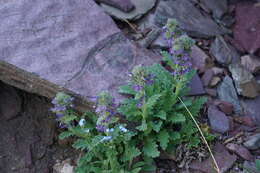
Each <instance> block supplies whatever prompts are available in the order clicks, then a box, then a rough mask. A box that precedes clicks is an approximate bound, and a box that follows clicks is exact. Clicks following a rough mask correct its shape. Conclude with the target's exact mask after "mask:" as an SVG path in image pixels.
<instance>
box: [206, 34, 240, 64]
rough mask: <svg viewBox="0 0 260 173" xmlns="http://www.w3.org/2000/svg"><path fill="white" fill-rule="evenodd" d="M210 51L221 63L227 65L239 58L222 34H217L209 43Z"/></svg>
mask: <svg viewBox="0 0 260 173" xmlns="http://www.w3.org/2000/svg"><path fill="white" fill-rule="evenodd" d="M210 53H211V54H212V55H213V56H214V57H215V58H216V60H217V62H218V63H220V64H222V65H225V66H227V65H229V64H230V63H231V62H234V61H237V60H238V59H239V57H240V56H239V54H238V52H237V51H236V49H235V48H234V47H232V46H231V45H229V44H228V43H227V42H226V41H225V40H224V38H223V37H222V36H217V37H216V39H215V40H214V42H213V43H212V44H211V47H210Z"/></svg>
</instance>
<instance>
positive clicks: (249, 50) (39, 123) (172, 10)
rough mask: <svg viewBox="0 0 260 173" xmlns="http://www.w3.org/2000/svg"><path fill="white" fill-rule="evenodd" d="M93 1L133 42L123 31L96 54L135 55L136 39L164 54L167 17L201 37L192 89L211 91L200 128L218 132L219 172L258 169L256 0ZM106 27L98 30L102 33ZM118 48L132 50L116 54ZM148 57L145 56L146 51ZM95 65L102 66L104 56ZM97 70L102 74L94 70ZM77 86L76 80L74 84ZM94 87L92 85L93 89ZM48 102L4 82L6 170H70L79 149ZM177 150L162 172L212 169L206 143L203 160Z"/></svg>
mask: <svg viewBox="0 0 260 173" xmlns="http://www.w3.org/2000/svg"><path fill="white" fill-rule="evenodd" d="M96 2H97V3H98V4H99V5H100V6H101V7H102V8H103V9H104V10H105V11H106V12H107V14H109V15H111V16H112V17H113V19H114V20H115V22H116V23H117V26H118V27H119V28H120V29H121V30H122V31H123V33H124V35H125V36H126V37H127V38H128V39H129V40H131V43H130V42H129V41H126V40H125V38H124V37H118V40H119V41H118V42H116V41H114V42H116V44H114V43H113V44H112V43H111V44H110V45H111V46H109V47H108V48H107V49H100V52H98V51H95V52H94V53H93V54H94V55H95V56H96V57H97V60H100V58H99V57H102V55H104V54H109V53H110V55H111V56H110V59H111V58H113V57H114V56H124V57H128V56H130V55H129V54H131V53H132V52H131V51H130V52H129V51H128V50H130V48H129V47H131V50H132V47H133V46H132V44H133V45H137V47H138V49H136V48H134V49H135V50H138V51H136V52H139V51H140V50H143V49H144V48H147V49H149V50H150V51H151V52H153V53H154V54H153V55H159V52H160V50H165V49H168V47H167V46H168V45H167V43H165V41H164V39H163V36H162V32H161V27H162V26H163V25H164V24H165V22H166V20H167V18H176V19H177V20H178V22H179V24H180V26H181V28H182V29H184V30H185V31H186V32H187V34H188V35H190V36H191V37H193V38H194V39H195V40H196V41H197V44H196V46H194V47H193V51H192V62H193V66H194V68H196V69H197V70H198V73H197V75H196V76H195V77H194V78H193V79H192V81H191V84H190V86H191V91H190V95H191V96H201V95H205V96H207V97H208V102H207V104H206V105H205V108H204V111H203V112H202V113H203V115H202V118H201V122H203V123H205V124H203V127H205V128H208V127H209V128H210V129H211V131H212V133H214V134H216V135H217V140H216V143H214V144H212V148H213V149H214V151H215V153H216V154H215V157H216V159H217V162H218V163H219V166H220V168H221V171H222V172H229V173H233V172H234V173H235V172H240V173H248V171H247V170H246V169H244V168H248V169H251V170H253V171H254V173H258V172H259V171H257V170H256V168H255V165H254V160H255V159H257V158H259V159H260V129H259V126H260V23H259V22H260V21H259V19H260V4H259V2H257V1H253V0H252V1H250V0H244V1H243V0H218V1H216V0H158V1H156V0H127V1H126V0H96ZM101 19H102V18H101ZM106 22H107V21H106ZM107 24H110V22H107ZM112 29H113V31H111V33H112V34H115V33H117V32H118V30H117V29H115V28H114V27H112ZM104 33H105V32H104ZM104 33H101V34H100V35H102V34H103V35H105V34H104ZM102 38H103V37H102ZM117 46H121V48H122V50H127V51H122V52H120V53H121V54H120V55H117V54H118V53H117V50H118V49H116V48H117ZM100 47H102V46H100ZM98 50H99V49H98ZM108 52H109V53H108ZM111 52H112V53H111ZM136 52H135V53H136ZM122 54H123V55H122ZM137 54H140V53H137ZM142 55H143V54H142ZM144 57H147V54H146V55H145V56H144ZM96 63H97V64H96V65H99V64H98V63H99V62H96ZM120 63H121V64H122V65H124V64H123V63H125V61H123V60H121V61H120ZM128 63H130V62H128ZM101 64H102V63H101ZM90 65H91V63H90ZM92 65H93V64H92ZM128 68H131V67H128ZM119 70H122V69H119ZM106 71H108V70H107V69H106ZM106 71H104V72H103V73H105V72H106ZM108 72H110V71H108ZM92 73H98V72H97V70H96V69H92ZM96 76H97V77H99V76H98V75H96ZM92 77H93V78H94V77H95V75H93V76H92ZM91 79H92V78H91ZM98 79H100V80H101V79H103V78H98ZM73 80H74V79H73ZM79 80H81V77H79ZM86 84H87V83H84V85H86ZM101 84H102V82H101ZM101 84H99V85H101ZM76 87H77V86H75V87H74V86H72V89H74V88H76ZM78 88H81V86H79V87H78ZM78 88H77V89H78ZM93 88H94V87H93ZM93 88H89V89H90V90H91V91H92V89H93ZM79 91H81V90H79ZM93 91H96V90H94V89H93ZM49 108H50V102H49V100H47V99H46V98H43V97H40V96H37V95H33V94H29V93H26V92H24V91H21V90H19V89H16V88H13V87H11V86H9V85H7V84H4V83H0V113H1V114H0V120H1V121H0V127H1V128H0V137H1V140H0V172H1V173H2V172H3V173H9V172H10V173H11V172H15V173H27V172H28V173H33V172H37V173H38V172H39V173H41V172H42V173H48V172H53V165H54V164H55V163H56V162H62V161H63V162H62V163H60V164H59V163H58V164H56V166H55V169H56V170H60V171H61V169H62V168H63V167H66V170H67V173H69V171H70V170H71V167H70V164H72V165H73V162H72V163H70V161H68V160H66V159H68V158H71V160H76V157H77V153H75V152H73V150H71V149H70V148H69V147H66V146H68V145H67V143H66V142H65V143H64V141H58V140H57V133H58V131H57V128H56V125H57V124H56V123H55V120H54V117H53V116H52V115H51V114H50V112H49ZM64 146H65V147H64ZM180 150H181V151H183V153H185V154H183V153H179V158H178V157H176V156H174V157H169V156H165V157H162V158H160V159H158V160H157V167H158V170H157V172H158V173H159V172H160V173H174V172H178V171H179V172H183V173H184V172H186V173H188V172H191V173H193V172H195V173H212V172H214V170H213V168H212V167H211V166H210V165H212V164H210V163H211V159H210V158H207V157H208V154H207V151H205V150H204V149H203V147H202V148H201V151H200V152H201V153H202V154H205V156H204V157H202V158H203V161H202V162H199V161H197V160H196V157H195V158H194V153H192V152H190V151H187V150H186V149H185V147H183V148H180ZM187 153H188V154H187ZM64 160H65V161H64ZM183 160H185V163H183V162H182V161H183ZM187 162H189V163H190V164H189V165H188V166H189V168H190V170H189V171H185V170H184V168H185V166H186V163H187ZM64 165H65V166H64ZM59 166H60V168H59ZM179 167H181V168H182V169H180V168H179ZM180 170H181V171H180Z"/></svg>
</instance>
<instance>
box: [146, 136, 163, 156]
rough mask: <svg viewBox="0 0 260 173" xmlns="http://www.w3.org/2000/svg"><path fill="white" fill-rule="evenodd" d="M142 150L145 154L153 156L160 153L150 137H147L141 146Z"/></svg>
mask: <svg viewBox="0 0 260 173" xmlns="http://www.w3.org/2000/svg"><path fill="white" fill-rule="evenodd" d="M143 152H144V155H145V156H148V157H151V158H155V157H158V156H159V155H160V152H159V151H158V145H157V144H156V142H155V141H154V140H152V139H148V140H147V141H146V142H145V144H144V148H143Z"/></svg>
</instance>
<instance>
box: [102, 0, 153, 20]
mask: <svg viewBox="0 0 260 173" xmlns="http://www.w3.org/2000/svg"><path fill="white" fill-rule="evenodd" d="M131 2H132V4H133V5H134V6H135V9H134V10H132V11H130V12H123V11H121V10H119V9H117V8H115V7H111V6H109V5H106V4H102V3H101V6H102V7H103V8H104V10H105V11H106V12H107V13H108V14H109V15H111V16H113V17H115V18H117V19H120V20H137V19H140V18H141V17H142V16H143V15H145V14H146V13H147V12H148V11H150V10H151V9H152V8H153V7H154V6H155V3H156V0H131Z"/></svg>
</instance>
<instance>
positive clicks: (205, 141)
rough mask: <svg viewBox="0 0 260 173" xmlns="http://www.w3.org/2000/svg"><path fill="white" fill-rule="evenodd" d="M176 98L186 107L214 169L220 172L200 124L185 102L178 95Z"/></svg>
mask: <svg viewBox="0 0 260 173" xmlns="http://www.w3.org/2000/svg"><path fill="white" fill-rule="evenodd" d="M178 99H179V100H180V102H181V103H182V104H183V106H184V107H185V109H186V110H187V112H188V113H189V115H190V117H191V119H192V120H193V122H194V123H195V125H196V127H197V128H198V130H199V132H200V135H201V136H202V139H203V142H204V143H205V144H206V146H207V148H208V150H209V153H210V156H211V157H212V159H213V162H214V165H215V169H216V171H217V172H218V173H221V172H220V169H219V166H218V163H217V161H216V159H215V157H214V155H213V153H212V151H211V149H210V147H209V144H208V142H207V140H206V138H205V136H204V134H203V132H202V130H201V128H200V126H199V124H198V123H197V121H196V120H195V118H194V116H193V115H192V113H191V112H190V110H189V109H188V108H187V106H186V105H185V103H184V102H183V101H182V99H181V98H180V97H178Z"/></svg>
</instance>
